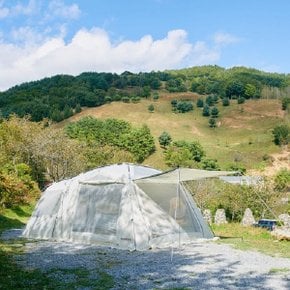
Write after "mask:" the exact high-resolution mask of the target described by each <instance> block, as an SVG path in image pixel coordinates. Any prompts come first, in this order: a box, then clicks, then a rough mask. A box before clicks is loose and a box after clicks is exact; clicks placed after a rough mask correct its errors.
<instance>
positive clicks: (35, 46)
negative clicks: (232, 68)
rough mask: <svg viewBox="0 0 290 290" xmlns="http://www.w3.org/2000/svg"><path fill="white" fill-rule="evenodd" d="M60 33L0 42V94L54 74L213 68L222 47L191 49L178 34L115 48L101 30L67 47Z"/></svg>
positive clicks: (84, 34)
mask: <svg viewBox="0 0 290 290" xmlns="http://www.w3.org/2000/svg"><path fill="white" fill-rule="evenodd" d="M63 30H64V31H63V32H61V33H60V35H58V36H55V37H52V38H49V39H44V38H43V39H41V35H38V34H37V33H36V34H34V31H33V30H32V29H30V28H29V27H23V28H21V29H19V30H16V31H15V38H19V37H20V36H19V35H23V34H25V35H26V37H27V39H30V41H28V42H25V43H24V44H25V45H23V46H20V45H16V44H9V43H5V42H3V41H2V43H1V42H0V75H1V76H2V77H1V78H0V90H5V89H7V88H9V87H11V86H13V85H15V84H19V83H22V82H27V81H31V80H37V79H41V78H43V77H47V76H52V75H55V74H72V75H77V74H80V73H82V72H84V71H98V72H116V73H121V72H123V71H125V70H128V71H132V72H140V71H151V70H155V71H156V70H164V69H174V68H180V67H185V66H193V65H204V64H212V63H217V62H218V61H219V59H220V58H221V47H218V46H217V45H214V46H213V47H210V46H209V45H208V44H207V43H205V42H203V41H197V42H196V43H194V44H192V43H190V42H189V41H188V39H187V33H186V31H184V30H181V29H180V30H172V31H169V32H168V34H167V35H166V37H164V38H162V39H156V40H154V39H153V38H152V36H151V35H145V36H143V37H142V38H140V39H139V40H136V41H131V40H121V41H119V42H118V43H115V42H114V41H113V40H111V39H110V37H109V35H108V33H107V32H106V31H105V30H103V29H100V28H93V29H91V30H87V29H81V30H79V31H78V32H77V33H76V34H75V35H74V36H73V38H72V39H71V40H70V41H69V42H67V43H66V42H65V41H64V34H65V28H63ZM20 40H21V39H20ZM222 42H223V43H225V41H222Z"/></svg>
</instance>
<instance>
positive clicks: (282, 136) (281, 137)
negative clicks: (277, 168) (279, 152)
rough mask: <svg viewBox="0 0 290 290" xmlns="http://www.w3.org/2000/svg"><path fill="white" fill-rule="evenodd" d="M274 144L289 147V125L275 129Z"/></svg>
mask: <svg viewBox="0 0 290 290" xmlns="http://www.w3.org/2000/svg"><path fill="white" fill-rule="evenodd" d="M272 133H273V135H274V143H275V144H276V145H280V146H281V145H287V144H288V143H289V140H290V127H289V126H288V125H287V124H282V125H278V126H276V127H275V128H274V129H273V132H272Z"/></svg>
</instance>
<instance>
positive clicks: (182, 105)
mask: <svg viewBox="0 0 290 290" xmlns="http://www.w3.org/2000/svg"><path fill="white" fill-rule="evenodd" d="M176 110H177V111H178V112H179V113H186V112H189V111H192V110H193V104H192V102H189V101H178V102H177V104H176Z"/></svg>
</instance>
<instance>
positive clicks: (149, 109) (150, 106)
mask: <svg viewBox="0 0 290 290" xmlns="http://www.w3.org/2000/svg"><path fill="white" fill-rule="evenodd" d="M154 110H155V108H154V105H153V104H150V105H149V106H148V111H149V112H150V113H153V112H154Z"/></svg>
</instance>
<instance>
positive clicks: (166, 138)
mask: <svg viewBox="0 0 290 290" xmlns="http://www.w3.org/2000/svg"><path fill="white" fill-rule="evenodd" d="M158 140H159V144H160V146H161V147H163V148H166V147H167V146H169V145H170V143H171V141H172V138H171V136H170V135H169V133H167V132H165V131H164V132H162V133H161V135H160V136H159V138H158Z"/></svg>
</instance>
